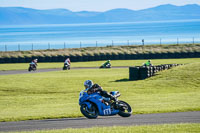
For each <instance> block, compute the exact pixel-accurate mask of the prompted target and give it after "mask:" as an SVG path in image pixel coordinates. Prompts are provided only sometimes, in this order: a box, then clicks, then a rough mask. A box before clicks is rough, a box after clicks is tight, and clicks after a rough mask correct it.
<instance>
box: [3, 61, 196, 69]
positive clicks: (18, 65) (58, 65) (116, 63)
mask: <svg viewBox="0 0 200 133" xmlns="http://www.w3.org/2000/svg"><path fill="white" fill-rule="evenodd" d="M104 62H105V61H90V62H72V65H71V66H72V67H99V66H100V65H101V64H102V63H104ZM144 62H146V60H111V64H112V66H140V65H142V64H143V63H144ZM193 62H200V58H186V59H154V60H152V63H153V65H159V64H187V63H193ZM28 67H29V63H16V64H15V63H12V64H0V70H1V71H6V70H25V69H28ZM62 67H63V63H40V62H39V63H38V69H44V68H62Z"/></svg>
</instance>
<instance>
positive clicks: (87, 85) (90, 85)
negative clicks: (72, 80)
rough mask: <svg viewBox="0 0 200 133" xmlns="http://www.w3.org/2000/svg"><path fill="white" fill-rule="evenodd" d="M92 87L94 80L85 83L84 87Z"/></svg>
mask: <svg viewBox="0 0 200 133" xmlns="http://www.w3.org/2000/svg"><path fill="white" fill-rule="evenodd" d="M92 85H93V82H92V80H86V81H85V82H84V86H85V87H86V88H91V87H92Z"/></svg>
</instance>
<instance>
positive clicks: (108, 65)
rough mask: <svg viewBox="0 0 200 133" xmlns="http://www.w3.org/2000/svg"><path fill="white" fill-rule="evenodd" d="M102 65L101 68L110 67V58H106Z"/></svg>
mask: <svg viewBox="0 0 200 133" xmlns="http://www.w3.org/2000/svg"><path fill="white" fill-rule="evenodd" d="M102 66H103V68H110V67H111V63H110V60H107V61H106V62H105V63H104V64H103V65H102Z"/></svg>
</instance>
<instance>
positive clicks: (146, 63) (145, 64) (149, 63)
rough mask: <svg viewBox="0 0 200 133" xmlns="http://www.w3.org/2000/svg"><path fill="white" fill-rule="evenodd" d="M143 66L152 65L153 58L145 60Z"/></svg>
mask: <svg viewBox="0 0 200 133" xmlns="http://www.w3.org/2000/svg"><path fill="white" fill-rule="evenodd" d="M143 66H152V64H151V60H148V61H147V62H145V63H144V64H143Z"/></svg>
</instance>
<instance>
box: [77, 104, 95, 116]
mask: <svg viewBox="0 0 200 133" xmlns="http://www.w3.org/2000/svg"><path fill="white" fill-rule="evenodd" d="M80 110H81V113H82V114H83V115H84V116H85V117H87V118H89V119H96V118H97V117H98V110H97V108H96V107H95V106H94V105H93V104H92V106H91V108H90V109H88V106H87V105H86V104H82V105H81V108H80Z"/></svg>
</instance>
